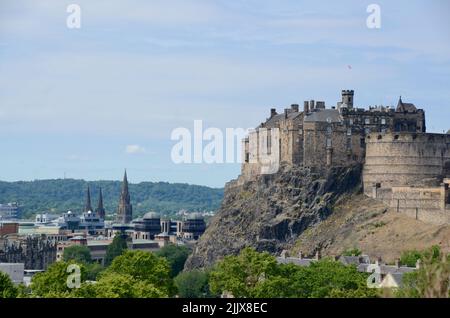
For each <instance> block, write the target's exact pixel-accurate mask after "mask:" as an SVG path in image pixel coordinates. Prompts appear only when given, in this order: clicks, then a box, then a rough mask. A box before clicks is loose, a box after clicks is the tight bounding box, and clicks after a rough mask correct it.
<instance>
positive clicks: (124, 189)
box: [121, 169, 130, 203]
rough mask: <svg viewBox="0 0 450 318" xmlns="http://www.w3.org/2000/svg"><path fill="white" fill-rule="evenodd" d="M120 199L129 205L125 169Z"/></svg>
mask: <svg viewBox="0 0 450 318" xmlns="http://www.w3.org/2000/svg"><path fill="white" fill-rule="evenodd" d="M121 197H123V198H125V200H127V201H128V203H130V193H129V192H128V178H127V169H125V174H124V175H123V182H122V193H121Z"/></svg>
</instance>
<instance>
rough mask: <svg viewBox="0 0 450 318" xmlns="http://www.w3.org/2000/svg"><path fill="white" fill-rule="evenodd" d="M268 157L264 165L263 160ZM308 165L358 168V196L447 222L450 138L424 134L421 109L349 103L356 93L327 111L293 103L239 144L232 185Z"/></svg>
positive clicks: (321, 105) (344, 94)
mask: <svg viewBox="0 0 450 318" xmlns="http://www.w3.org/2000/svg"><path fill="white" fill-rule="evenodd" d="M268 158H269V159H270V160H268ZM273 162H276V163H277V164H279V165H288V166H289V165H291V166H304V167H310V168H312V169H314V170H315V171H318V172H320V171H322V170H326V169H328V168H331V167H342V166H350V165H355V164H361V165H363V167H364V168H363V183H364V193H365V194H366V195H368V196H371V197H373V198H376V199H379V200H383V201H384V202H385V203H386V204H387V205H388V206H390V207H391V208H393V209H395V210H396V211H398V212H402V213H405V214H407V215H409V216H412V217H415V218H416V219H419V220H423V221H425V222H430V223H436V224H446V223H450V200H449V197H450V194H449V183H450V182H449V180H450V135H449V133H448V132H447V134H429V133H426V123H425V112H424V110H422V109H418V108H417V107H416V106H415V105H414V104H411V103H405V102H403V100H402V98H401V97H400V98H399V100H398V103H397V106H396V107H393V106H375V107H369V108H368V109H366V108H358V107H355V106H354V91H353V90H343V91H342V92H341V101H339V102H338V103H337V104H336V106H332V107H331V108H327V107H326V105H325V102H323V101H314V100H310V101H305V102H304V104H303V111H300V110H299V107H298V105H296V104H294V105H292V106H291V107H290V108H288V109H285V110H284V112H283V113H282V114H278V113H277V112H276V110H275V109H271V111H270V117H269V118H267V119H266V121H265V122H263V123H261V124H260V125H259V126H258V127H257V128H256V129H255V130H254V131H252V132H250V134H249V136H248V137H247V138H245V139H244V140H243V164H242V171H241V176H240V177H239V179H238V181H237V184H240V183H243V182H245V181H248V180H252V179H253V178H255V177H257V176H259V175H264V174H270V173H274V172H276V171H273V169H272V171H267V168H266V166H267V164H268V163H270V164H271V165H272V166H273Z"/></svg>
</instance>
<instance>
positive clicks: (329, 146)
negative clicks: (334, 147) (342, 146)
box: [327, 138, 331, 148]
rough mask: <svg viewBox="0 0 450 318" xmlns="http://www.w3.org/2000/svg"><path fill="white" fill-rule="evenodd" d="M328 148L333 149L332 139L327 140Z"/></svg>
mask: <svg viewBox="0 0 450 318" xmlns="http://www.w3.org/2000/svg"><path fill="white" fill-rule="evenodd" d="M327 148H331V138H327Z"/></svg>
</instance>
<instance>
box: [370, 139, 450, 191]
mask: <svg viewBox="0 0 450 318" xmlns="http://www.w3.org/2000/svg"><path fill="white" fill-rule="evenodd" d="M448 163H450V135H445V134H426V133H399V134H395V133H389V134H376V133H372V134H370V135H369V136H367V138H366V159H365V166H364V172H363V180H364V189H365V193H366V194H367V195H371V193H372V187H373V185H374V184H378V186H379V187H380V188H392V187H394V186H413V185H417V186H419V185H424V184H425V185H430V186H432V185H435V186H438V185H439V184H440V182H441V181H440V180H442V178H443V177H445V175H444V174H446V173H447V171H445V166H446V164H448Z"/></svg>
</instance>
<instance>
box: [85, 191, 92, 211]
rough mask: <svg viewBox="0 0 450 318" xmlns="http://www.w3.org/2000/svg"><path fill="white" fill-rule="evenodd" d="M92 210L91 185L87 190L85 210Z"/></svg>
mask: <svg viewBox="0 0 450 318" xmlns="http://www.w3.org/2000/svg"><path fill="white" fill-rule="evenodd" d="M88 211H92V205H91V190H90V189H89V185H88V187H87V191H86V204H85V205H84V212H88Z"/></svg>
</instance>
